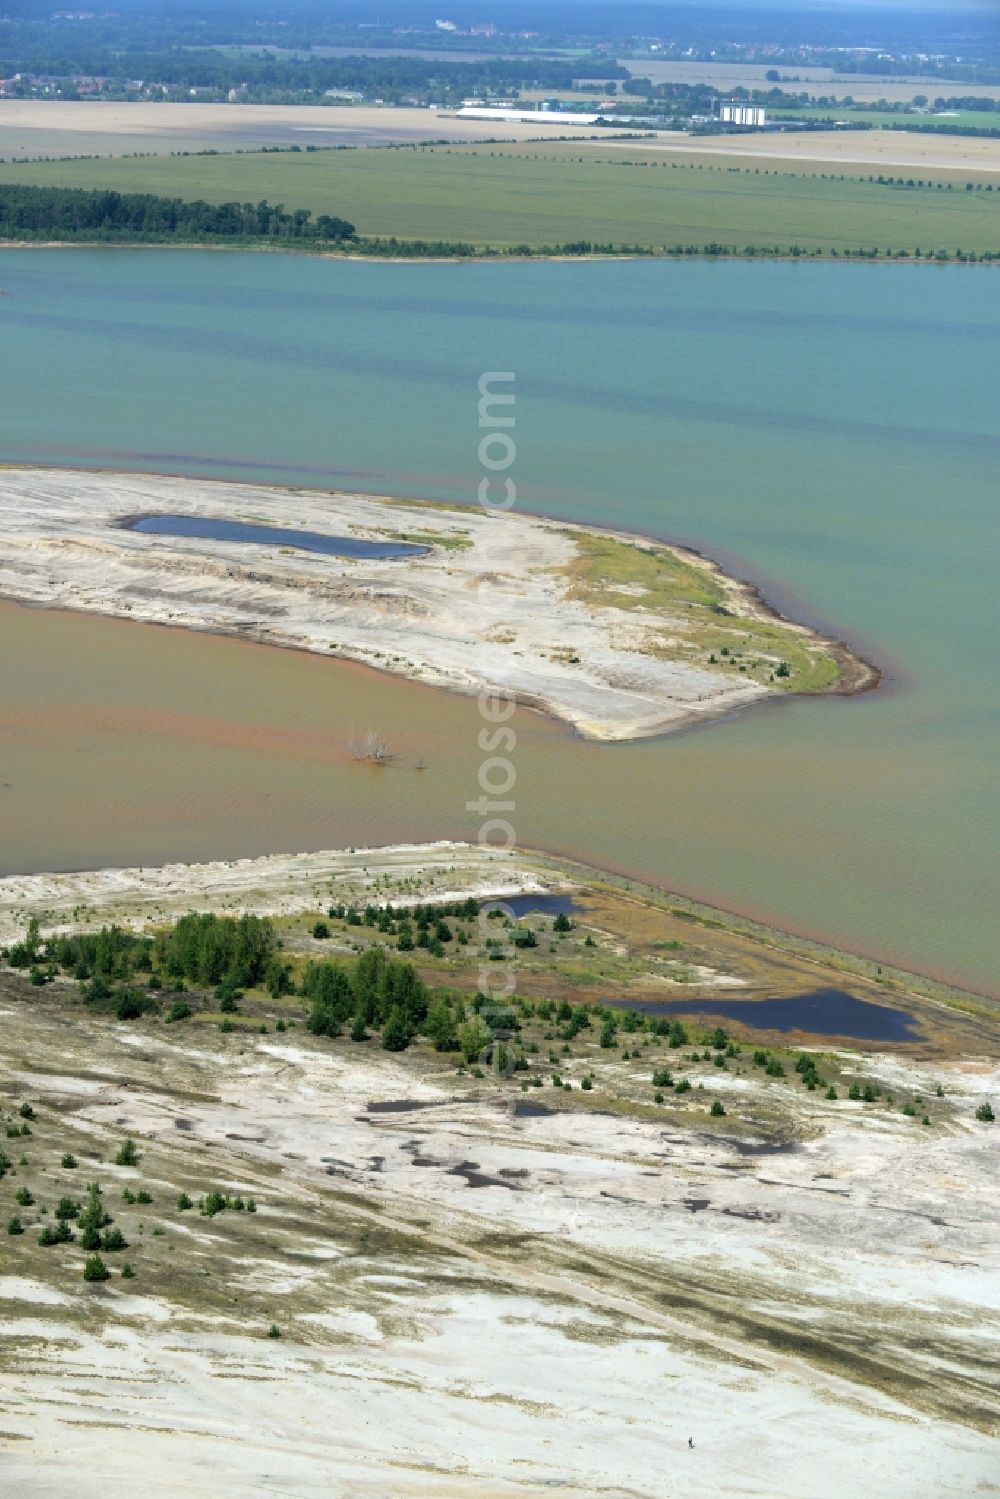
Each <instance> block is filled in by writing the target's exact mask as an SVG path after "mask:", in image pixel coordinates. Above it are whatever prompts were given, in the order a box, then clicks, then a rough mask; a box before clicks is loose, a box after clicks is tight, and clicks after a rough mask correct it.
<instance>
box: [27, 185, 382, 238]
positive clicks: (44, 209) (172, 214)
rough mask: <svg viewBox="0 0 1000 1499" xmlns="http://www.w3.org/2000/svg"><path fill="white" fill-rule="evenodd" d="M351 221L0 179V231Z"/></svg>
mask: <svg viewBox="0 0 1000 1499" xmlns="http://www.w3.org/2000/svg"><path fill="white" fill-rule="evenodd" d="M355 233H356V231H355V228H354V225H353V224H351V223H348V221H347V220H346V219H342V218H336V217H334V216H333V215H331V214H327V213H323V214H319V215H318V217H317V218H315V219H314V218H313V217H312V214H311V212H310V210H309V209H308V208H296V209H293V210H291V211H286V209H285V206H284V204H283V203H278V204H271V203H268V202H267V200H266V199H262V200H261V201H260V202H259V203H205V202H202V201H201V200H195V201H193V202H186V201H185V200H184V199H183V198H160V197H157V196H156V195H155V194H153V193H119V192H113V191H105V190H101V189H88V188H70V187H29V186H21V185H20V184H13V185H12V184H10V183H2V184H0V237H3V238H6V239H77V238H78V239H96V238H101V237H104V238H107V239H115V240H141V241H145V242H149V241H161V240H163V241H166V240H171V239H178V240H205V239H222V240H240V239H255V240H256V239H281V240H320V241H331V240H333V241H343V240H351V239H354V237H355Z"/></svg>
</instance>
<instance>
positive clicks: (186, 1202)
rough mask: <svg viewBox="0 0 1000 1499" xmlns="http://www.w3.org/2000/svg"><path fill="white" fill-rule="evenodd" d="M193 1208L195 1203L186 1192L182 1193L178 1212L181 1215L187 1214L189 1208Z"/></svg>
mask: <svg viewBox="0 0 1000 1499" xmlns="http://www.w3.org/2000/svg"><path fill="white" fill-rule="evenodd" d="M193 1207H194V1203H193V1202H192V1201H191V1199H190V1197H189V1196H188V1195H187V1193H186V1192H182V1193H181V1195H180V1196H179V1197H178V1199H177V1211H178V1212H180V1213H186V1212H187V1210H188V1208H193Z"/></svg>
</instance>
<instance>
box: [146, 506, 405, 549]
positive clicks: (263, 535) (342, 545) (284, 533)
mask: <svg viewBox="0 0 1000 1499" xmlns="http://www.w3.org/2000/svg"><path fill="white" fill-rule="evenodd" d="M124 529H125V530H126V531H141V532H143V534H144V535H147V536H198V537H204V538H205V539H207V540H208V541H246V542H256V543H258V544H261V543H263V545H265V546H283V547H295V548H296V549H297V550H298V551H300V552H322V554H323V555H324V556H326V557H365V558H368V559H369V560H371V559H373V558H378V559H384V558H387V557H424V556H426V555H427V552H428V550H429V548H428V547H421V546H416V545H415V544H414V543H413V542H410V541H358V540H357V539H356V538H355V537H353V536H324V535H322V533H321V532H319V531H292V530H287V529H285V528H284V527H282V526H255V525H253V524H252V523H251V522H249V521H240V520H216V519H215V518H214V517H212V516H202V515H137V516H134V517H132V518H131V519H129V520H127V521H125V522H124Z"/></svg>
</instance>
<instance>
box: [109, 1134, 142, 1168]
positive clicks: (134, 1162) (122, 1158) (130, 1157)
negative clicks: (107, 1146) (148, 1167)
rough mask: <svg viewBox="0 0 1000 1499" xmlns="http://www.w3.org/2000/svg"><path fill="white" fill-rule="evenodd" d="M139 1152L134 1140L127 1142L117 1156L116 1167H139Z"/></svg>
mask: <svg viewBox="0 0 1000 1499" xmlns="http://www.w3.org/2000/svg"><path fill="white" fill-rule="evenodd" d="M139 1159H140V1157H139V1152H138V1150H137V1149H136V1146H135V1141H134V1140H126V1141H125V1142H124V1144H123V1145H122V1146H121V1147H120V1149H119V1151H118V1154H117V1155H116V1156H115V1165H116V1166H138V1164H139Z"/></svg>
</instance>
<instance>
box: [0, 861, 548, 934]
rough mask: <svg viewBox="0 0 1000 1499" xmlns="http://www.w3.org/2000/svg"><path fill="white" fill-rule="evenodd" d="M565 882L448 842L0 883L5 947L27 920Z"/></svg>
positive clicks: (444, 895)
mask: <svg viewBox="0 0 1000 1499" xmlns="http://www.w3.org/2000/svg"><path fill="white" fill-rule="evenodd" d="M407 882H409V883H410V884H411V885H412V894H411V895H410V896H407V894H406V890H405V885H406V883H407ZM565 883H566V882H565V880H564V879H561V878H560V877H559V876H558V874H557V873H556V872H555V870H554V868H553V867H552V866H551V865H550V863H549V861H548V860H546V859H544V858H543V857H541V856H538V855H526V854H521V853H520V852H513V851H512V852H507V851H505V850H500V849H494V848H479V847H478V846H477V845H475V844H471V843H451V842H448V841H447V840H442V841H441V842H439V843H417V844H396V845H393V846H392V847H386V848H361V849H356V850H355V849H351V850H350V851H348V850H346V849H331V850H322V851H320V852H318V853H298V854H268V855H263V856H262V857H260V858H258V859H230V860H225V861H223V860H219V861H218V862H216V863H211V864H164V865H161V866H159V867H157V868H153V869H92V870H81V871H77V872H74V873H70V874H25V875H11V876H9V877H7V878H5V879H0V944H7V943H11V942H16V941H17V940H19V938H20V937H21V936H22V935H23V932H24V927H25V924H26V922H27V920H28V918H29V917H30V916H35V917H36V918H37V919H38V920H39V921H41V922H42V923H43V924H44V926H45V929H46V931H49V932H51V931H73V930H81V929H83V928H85V927H87V928H90V927H93V926H95V925H96V926H101V925H104V924H105V923H116V924H117V925H119V926H125V927H130V928H136V929H138V928H141V927H143V926H145V925H146V923H148V922H154V923H156V922H166V921H175V920H177V918H178V917H180V916H183V915H184V913H185V912H186V911H190V910H191V909H192V908H193V907H196V908H198V909H211V910H213V911H215V912H217V913H218V914H219V915H224V914H226V913H227V912H232V913H239V912H241V911H255V912H257V914H258V915H261V916H290V915H294V914H296V913H298V912H300V911H311V910H314V909H316V908H319V909H322V907H323V906H324V905H326V904H327V902H328V901H329V900H330V899H331V897H332V896H333V895H334V894H335V895H336V898H337V900H339V901H344V902H350V901H360V902H362V903H364V902H365V901H366V900H379V899H382V900H385V899H387V898H389V895H390V894H391V899H392V900H393V901H394V902H395V903H396V904H397V905H406V904H407V903H408V902H409V901H416V900H426V899H433V900H435V901H439V902H444V901H449V900H457V899H464V898H465V897H466V896H469V895H474V896H476V897H480V896H497V897H502V896H507V895H518V894H522V893H527V892H529V891H530V892H536V891H544V890H546V889H550V888H553V889H555V888H560V887H561V886H564V885H565Z"/></svg>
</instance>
